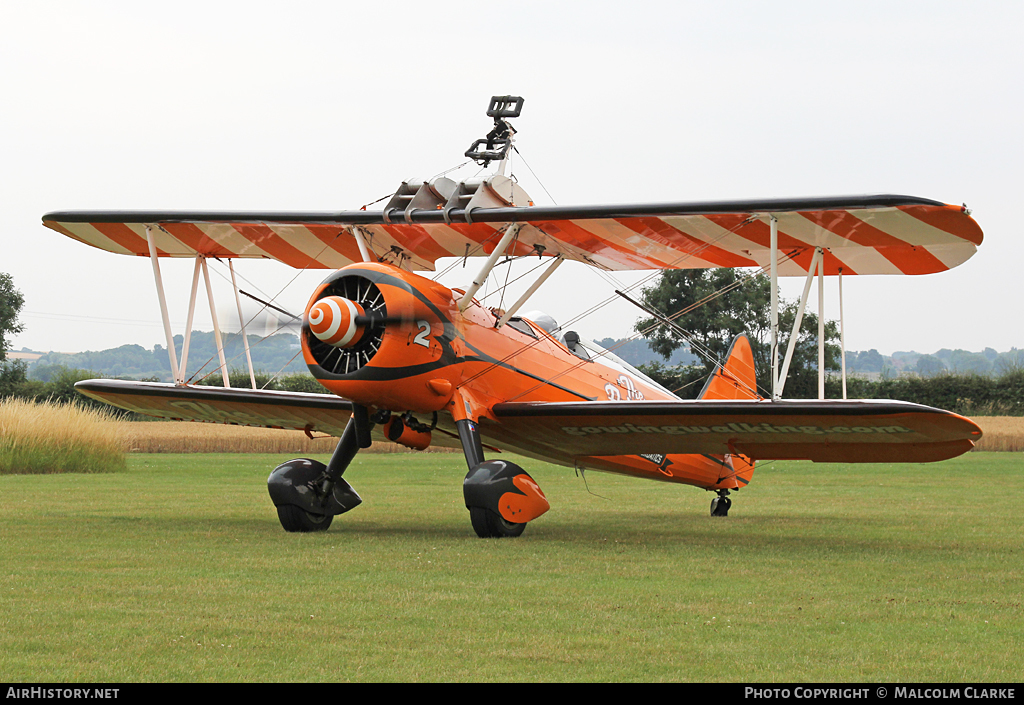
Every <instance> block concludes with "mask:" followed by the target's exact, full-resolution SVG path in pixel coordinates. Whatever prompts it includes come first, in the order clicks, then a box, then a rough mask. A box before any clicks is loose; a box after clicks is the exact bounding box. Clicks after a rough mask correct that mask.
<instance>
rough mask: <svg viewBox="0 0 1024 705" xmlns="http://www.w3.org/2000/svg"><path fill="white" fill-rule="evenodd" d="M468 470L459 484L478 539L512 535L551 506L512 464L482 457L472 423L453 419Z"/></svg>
mask: <svg viewBox="0 0 1024 705" xmlns="http://www.w3.org/2000/svg"><path fill="white" fill-rule="evenodd" d="M456 426H457V428H458V429H459V438H460V439H461V440H462V448H463V450H464V451H465V454H466V464H467V465H469V473H468V474H467V475H466V479H465V481H464V482H463V483H462V494H463V497H464V498H465V500H466V509H468V510H469V518H470V521H471V522H472V524H473V530H474V531H475V532H476V535H477V536H479V537H480V538H482V539H495V538H514V537H516V536H520V535H522V533H523V531H525V530H526V524H527V522H529V521H532V520H533V519H536V518H537V517H539V516H540V515H541V514H543V513H544V512H546V511H547V510H548V509H549V508H550V506H551V505H549V504H548V500H547V498H546V497H545V496H544V493H543V492H541V489H540V487H539V486H538V485H537V483H536V482H534V480H533V478H532V477H530V475H529V474H527V472H526V471H525V470H523V469H522V468H521V467H519V466H518V465H516V464H515V463H509V462H506V461H504V460H484V453H483V446H482V445H481V443H480V434H479V432H478V430H477V427H476V424H475V423H473V422H472V421H469V420H464V421H457V422H456Z"/></svg>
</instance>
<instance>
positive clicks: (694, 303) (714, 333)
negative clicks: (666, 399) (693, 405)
mask: <svg viewBox="0 0 1024 705" xmlns="http://www.w3.org/2000/svg"><path fill="white" fill-rule="evenodd" d="M642 298H643V300H644V302H645V303H646V304H647V305H648V306H651V307H652V308H654V309H656V310H658V311H661V312H663V313H665V314H666V315H673V314H675V313H678V312H679V311H683V310H686V311H687V313H685V314H683V315H682V316H680V317H679V318H678V319H675V320H676V323H677V324H678V325H679V326H680V327H681V328H683V329H684V330H686V331H687V332H688V334H689V342H690V348H691V351H692V352H694V353H696V354H698V355H699V356H700V357H701V360H702V362H703V364H704V368H705V373H706V374H710V373H711V372H712V371H713V370H714V368H715V364H716V362H717V361H720V360H723V359H724V358H725V355H726V353H727V352H728V350H729V344H730V343H731V342H732V339H733V338H734V337H735V336H737V335H739V334H740V333H746V334H747V337H748V338H750V342H751V345H752V347H753V349H754V361H755V365H756V367H757V383H758V387H759V390H760V392H761V394H762V395H765V396H768V395H770V394H771V282H770V280H769V278H768V277H767V276H765V275H764V274H757V275H755V276H752V277H744V276H743V274H742V273H741V272H739V271H737V270H735V269H675V270H667V271H665V272H662V274H661V277H660V278H659V280H658V283H657V284H655V285H654V286H653V287H651V288H649V289H645V290H644V292H643V297H642ZM781 309H782V310H781V311H780V315H779V337H780V340H779V366H780V368H781V366H782V360H783V358H784V355H785V351H786V347H787V346H788V344H789V338H790V332H791V331H792V329H793V322H794V321H795V320H796V311H797V304H796V303H792V302H783V304H782V306H781ZM635 329H636V330H637V331H638V332H640V333H643V334H645V335H646V336H647V337H648V338H649V339H650V341H651V342H650V345H651V349H652V350H654V351H655V352H657V353H658V354H659V355H661V356H662V357H664V358H665V359H668V357H669V356H670V355H671V354H672V353H673V352H674V351H675V350H676V349H677V348H679V347H681V346H683V345H684V344H686V342H687V341H686V340H684V338H683V337H682V336H681V335H679V334H678V333H676V332H675V331H674V330H672V329H671V328H669V327H668V326H666V325H664V324H662V323H660V322H659V321H657V320H656V319H654V318H644V319H641V320H640V321H638V322H637V324H636V326H635ZM838 338H839V331H838V326H837V325H836V323H835V322H834V321H828V322H827V323H826V325H825V369H826V370H828V369H833V370H835V369H838V368H839V355H840V349H839V346H838V345H836V344H835V343H836V342H837V341H838ZM817 366H818V317H817V316H816V315H814V314H813V313H809V312H806V311H805V313H804V318H803V321H802V323H801V326H800V331H799V337H798V338H797V344H796V347H795V349H794V352H793V360H792V362H791V363H790V368H789V374H788V376H787V381H786V396H787V397H816V396H817V389H818V382H817ZM696 391H699V387H698V388H697V389H696V390H695V393H696Z"/></svg>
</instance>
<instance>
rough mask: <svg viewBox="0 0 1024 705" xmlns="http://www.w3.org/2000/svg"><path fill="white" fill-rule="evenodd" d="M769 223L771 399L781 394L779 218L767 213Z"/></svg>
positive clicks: (777, 397)
mask: <svg viewBox="0 0 1024 705" xmlns="http://www.w3.org/2000/svg"><path fill="white" fill-rule="evenodd" d="M768 219H769V221H770V223H771V250H772V251H771V287H772V401H775V400H777V399H779V398H781V396H782V390H781V389H780V387H781V386H782V385H781V382H780V380H779V220H778V218H776V217H775V216H774V215H769V216H768Z"/></svg>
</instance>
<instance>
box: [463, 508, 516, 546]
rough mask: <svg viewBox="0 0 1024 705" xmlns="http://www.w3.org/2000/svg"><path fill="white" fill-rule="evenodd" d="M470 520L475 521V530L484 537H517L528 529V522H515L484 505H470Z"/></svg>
mask: <svg viewBox="0 0 1024 705" xmlns="http://www.w3.org/2000/svg"><path fill="white" fill-rule="evenodd" d="M469 520H470V521H471V522H473V531H475V532H476V535H477V536H479V537H480V538H482V539H502V538H515V537H516V536H521V535H522V533H523V532H524V531H526V524H513V523H512V522H510V521H508V520H507V519H505V518H504V517H503V516H501V515H500V514H495V513H494V512H492V511H491V510H490V509H484V508H483V507H470V508H469Z"/></svg>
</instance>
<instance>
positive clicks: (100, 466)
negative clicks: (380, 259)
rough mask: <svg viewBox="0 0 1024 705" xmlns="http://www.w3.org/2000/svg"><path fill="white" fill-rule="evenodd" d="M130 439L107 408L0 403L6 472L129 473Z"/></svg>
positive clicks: (0, 470)
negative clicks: (127, 450) (127, 444)
mask: <svg viewBox="0 0 1024 705" xmlns="http://www.w3.org/2000/svg"><path fill="white" fill-rule="evenodd" d="M126 435H127V423H126V422H124V421H121V420H118V419H117V418H115V417H114V416H113V415H111V414H109V413H107V412H105V411H102V410H97V409H90V408H86V407H83V406H80V405H77V404H68V403H63V404H62V403H58V402H53V401H44V402H32V401H24V400H21V399H13V398H5V399H0V474H37V473H68V472H85V473H94V472H117V471H123V470H125V469H126V467H127V466H126V464H125V457H124V451H125V438H126Z"/></svg>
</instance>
